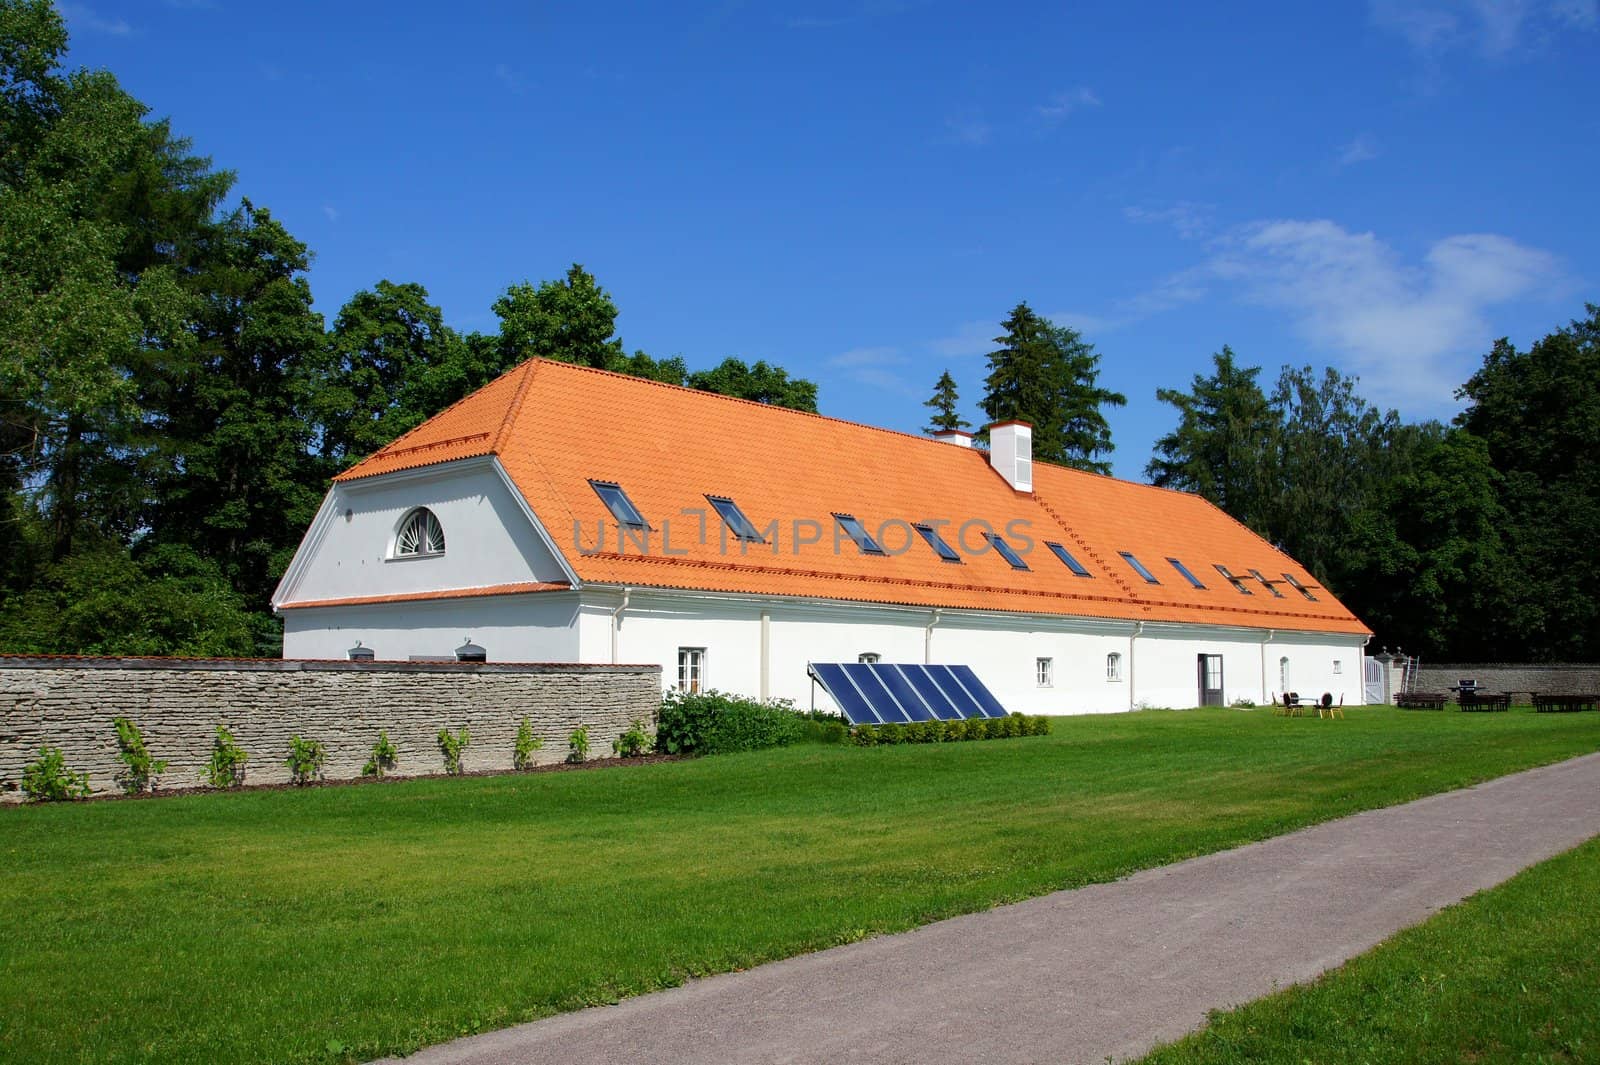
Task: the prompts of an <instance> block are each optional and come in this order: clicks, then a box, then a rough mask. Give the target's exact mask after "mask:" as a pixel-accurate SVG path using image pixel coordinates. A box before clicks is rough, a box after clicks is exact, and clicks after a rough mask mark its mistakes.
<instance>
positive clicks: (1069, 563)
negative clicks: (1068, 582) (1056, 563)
mask: <svg viewBox="0 0 1600 1065" xmlns="http://www.w3.org/2000/svg"><path fill="white" fill-rule="evenodd" d="M1044 546H1046V547H1048V548H1049V549H1050V550H1051V551H1053V552H1055V556H1056V557H1057V558H1059V559H1060V560H1061V564H1062V565H1063V566H1065V567H1067V568H1068V569H1069V570H1071V571H1072V572H1073V573H1075V574H1077V575H1078V576H1079V577H1093V576H1094V574H1092V573H1090V572H1089V571H1088V570H1086V569H1084V568H1083V563H1082V562H1079V561H1078V560H1077V559H1075V558H1073V557H1072V552H1071V551H1068V550H1067V549H1066V548H1064V547H1062V546H1061V545H1060V544H1052V543H1048V542H1046V544H1045V545H1044Z"/></svg>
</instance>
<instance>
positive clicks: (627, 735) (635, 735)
mask: <svg viewBox="0 0 1600 1065" xmlns="http://www.w3.org/2000/svg"><path fill="white" fill-rule="evenodd" d="M649 748H650V734H649V733H648V732H646V731H645V730H644V722H643V721H640V720H639V719H638V718H634V719H633V724H631V725H629V726H628V731H627V732H624V733H623V734H622V735H620V736H618V737H617V738H616V739H614V740H612V741H611V753H612V754H616V755H621V756H622V757H623V758H637V757H639V756H640V755H642V754H644V752H645V751H647V750H649Z"/></svg>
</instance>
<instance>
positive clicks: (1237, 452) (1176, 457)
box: [1145, 344, 1274, 530]
mask: <svg viewBox="0 0 1600 1065" xmlns="http://www.w3.org/2000/svg"><path fill="white" fill-rule="evenodd" d="M1211 361H1212V365H1213V372H1212V373H1211V375H1210V376H1202V375H1200V374H1195V375H1194V381H1193V383H1192V384H1191V385H1190V390H1189V391H1188V392H1181V391H1179V390H1177V389H1174V388H1158V389H1156V398H1157V399H1158V400H1160V401H1161V402H1163V403H1170V404H1171V405H1172V406H1174V407H1175V408H1177V411H1178V427H1177V428H1176V429H1174V430H1173V431H1172V432H1170V433H1168V434H1167V435H1166V436H1163V437H1162V438H1161V439H1160V440H1158V441H1156V454H1155V456H1154V457H1152V458H1151V459H1150V462H1149V464H1148V465H1147V466H1145V476H1146V477H1149V478H1150V483H1152V484H1156V485H1160V486H1161V487H1163V488H1176V489H1179V490H1180V491H1184V492H1194V493H1196V494H1198V495H1201V496H1204V497H1205V498H1206V499H1209V500H1210V501H1211V502H1213V503H1215V504H1216V505H1217V506H1219V507H1221V508H1222V509H1223V510H1225V511H1227V512H1228V513H1229V514H1231V515H1233V516H1234V517H1235V518H1237V519H1239V520H1240V521H1242V522H1244V523H1245V524H1246V525H1249V526H1250V527H1251V528H1253V529H1258V530H1259V529H1263V528H1265V520H1266V498H1267V494H1268V492H1269V489H1268V486H1267V484H1266V466H1267V461H1268V453H1269V451H1270V449H1271V447H1272V440H1273V425H1274V420H1273V417H1272V409H1271V407H1270V406H1269V404H1268V403H1267V397H1266V393H1264V392H1262V390H1261V386H1260V385H1259V384H1257V383H1256V378H1257V376H1258V375H1259V374H1260V373H1261V368H1260V367H1259V366H1251V367H1248V368H1244V367H1240V366H1238V365H1237V364H1236V363H1235V362H1234V356H1233V350H1232V349H1231V348H1229V347H1228V346H1227V345H1226V344H1224V345H1223V347H1222V350H1221V351H1219V352H1217V353H1216V354H1215V355H1213V356H1211Z"/></svg>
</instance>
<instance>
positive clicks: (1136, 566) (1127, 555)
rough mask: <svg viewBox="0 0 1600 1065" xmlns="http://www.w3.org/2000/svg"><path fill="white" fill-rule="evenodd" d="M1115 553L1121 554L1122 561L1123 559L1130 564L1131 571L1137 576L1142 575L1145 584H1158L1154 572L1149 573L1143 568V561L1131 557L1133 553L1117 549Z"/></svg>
mask: <svg viewBox="0 0 1600 1065" xmlns="http://www.w3.org/2000/svg"><path fill="white" fill-rule="evenodd" d="M1117 554H1119V555H1121V556H1122V561H1124V562H1126V563H1127V564H1128V565H1130V566H1132V567H1133V572H1135V573H1137V574H1138V575H1139V576H1141V577H1143V578H1144V579H1145V582H1146V583H1147V584H1160V583H1161V582H1160V581H1158V580H1156V575H1155V574H1154V573H1151V572H1150V571H1149V570H1147V569H1145V568H1144V563H1143V562H1140V561H1139V560H1138V559H1136V558H1134V557H1133V554H1132V553H1131V552H1128V551H1118V552H1117Z"/></svg>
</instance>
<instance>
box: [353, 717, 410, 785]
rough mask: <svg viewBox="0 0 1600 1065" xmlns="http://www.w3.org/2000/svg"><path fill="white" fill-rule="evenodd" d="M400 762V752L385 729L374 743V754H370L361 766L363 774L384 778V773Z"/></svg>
mask: <svg viewBox="0 0 1600 1065" xmlns="http://www.w3.org/2000/svg"><path fill="white" fill-rule="evenodd" d="M399 764H400V752H399V751H397V750H395V746H394V744H392V743H390V742H389V731H388V730H387V729H384V730H381V731H380V732H379V733H378V742H377V743H374V744H373V745H372V754H371V755H370V756H368V758H367V764H366V765H364V766H362V767H361V775H362V776H364V777H377V778H378V779H379V780H382V779H383V774H385V773H387V772H388V771H389V770H391V769H393V768H394V767H395V766H397V765H399Z"/></svg>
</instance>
